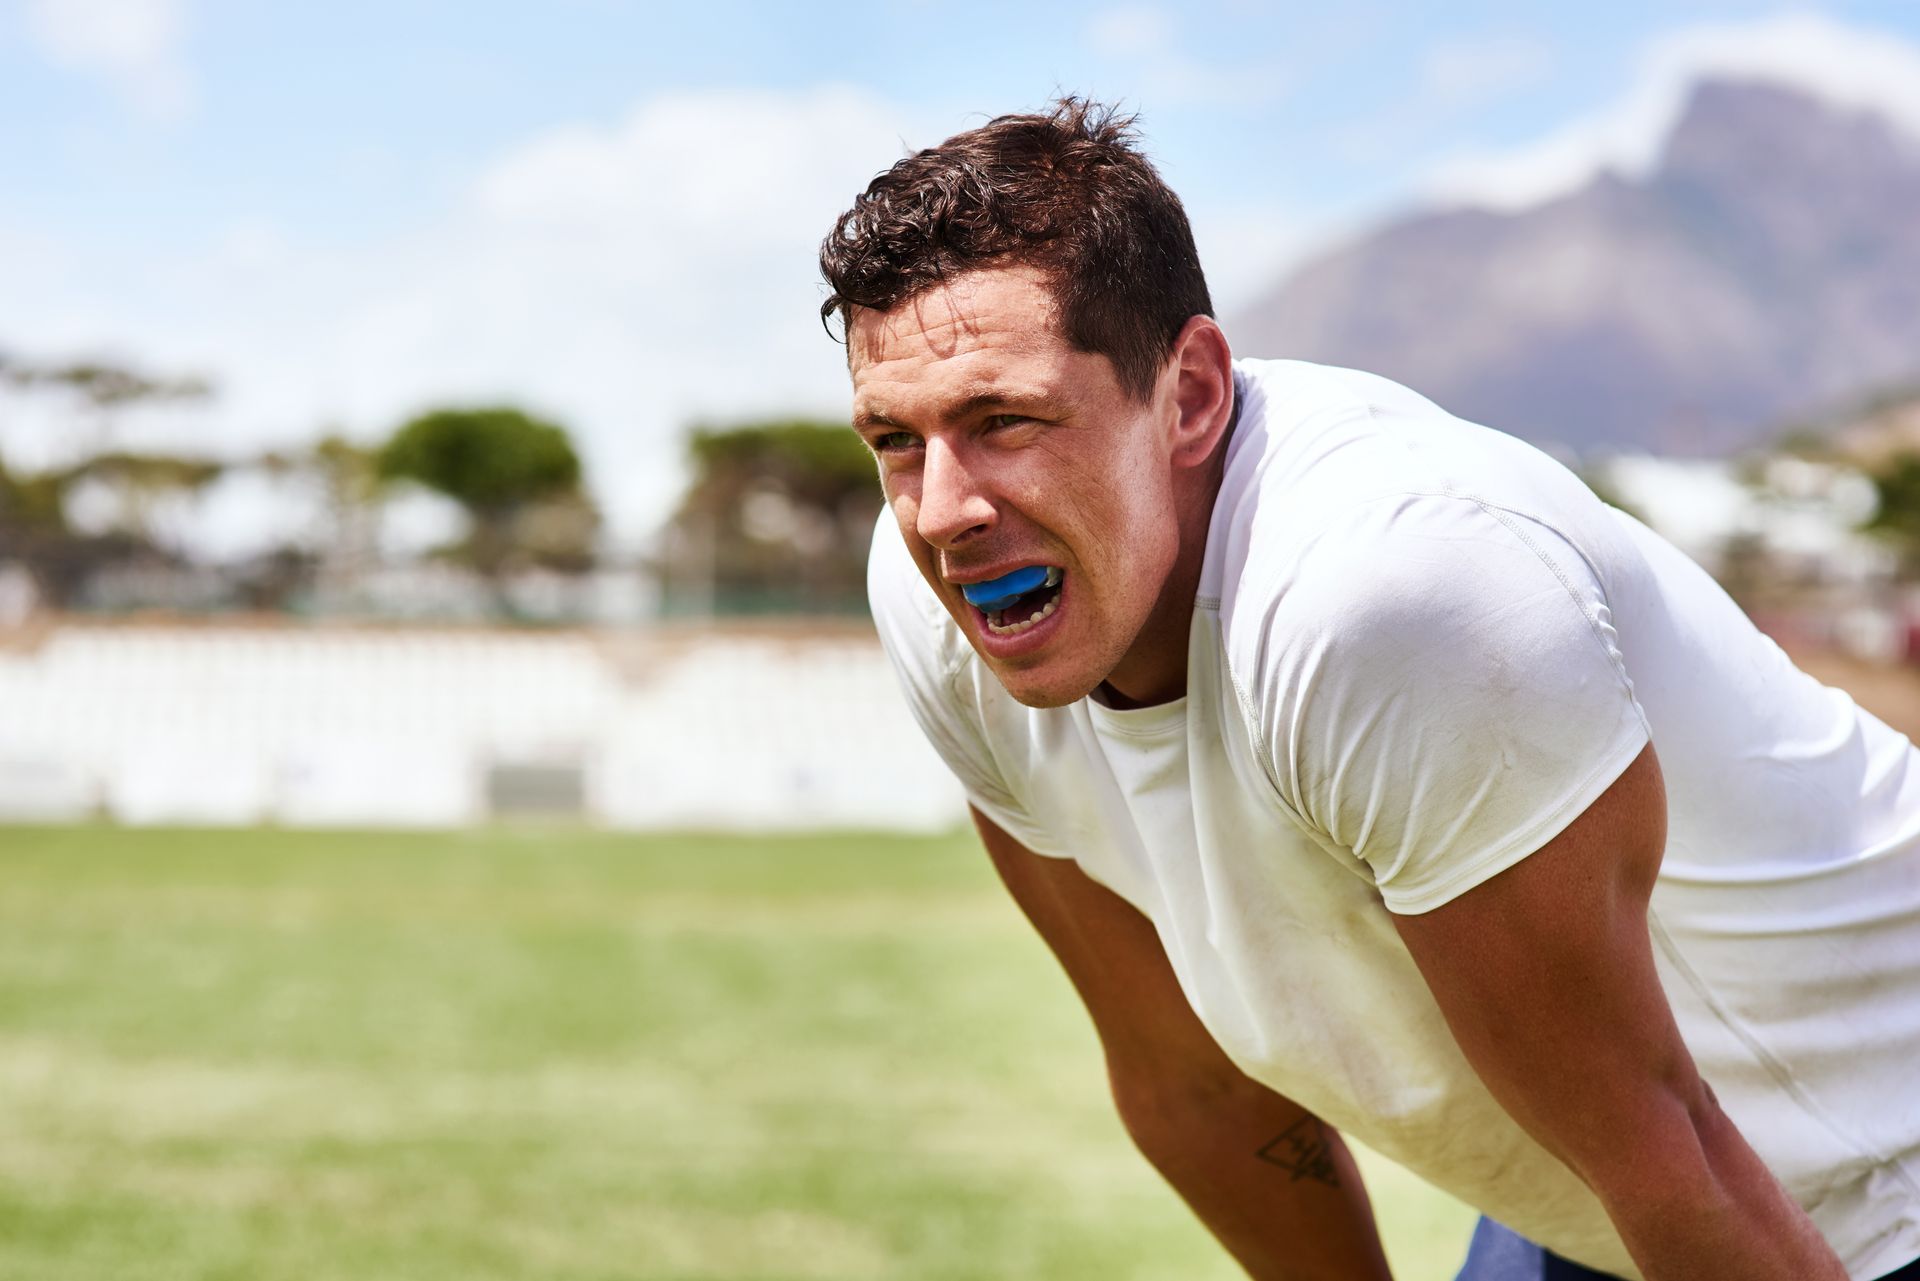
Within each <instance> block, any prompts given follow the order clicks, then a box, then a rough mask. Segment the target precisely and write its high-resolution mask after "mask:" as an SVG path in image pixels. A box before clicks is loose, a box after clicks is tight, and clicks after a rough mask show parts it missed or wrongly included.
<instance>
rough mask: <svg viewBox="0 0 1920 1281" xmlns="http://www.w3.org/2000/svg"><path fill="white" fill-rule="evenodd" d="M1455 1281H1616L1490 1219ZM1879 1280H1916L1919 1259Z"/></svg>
mask: <svg viewBox="0 0 1920 1281" xmlns="http://www.w3.org/2000/svg"><path fill="white" fill-rule="evenodd" d="M1457 1281H1619V1278H1617V1277H1614V1276H1613V1275H1611V1274H1610V1273H1606V1272H1595V1271H1594V1270H1593V1269H1592V1268H1583V1267H1581V1266H1580V1265H1579V1264H1577V1263H1569V1262H1567V1261H1566V1260H1565V1259H1563V1258H1561V1257H1560V1256H1559V1255H1557V1254H1555V1253H1553V1251H1551V1250H1543V1249H1541V1248H1540V1247H1539V1246H1537V1245H1535V1244H1534V1243H1533V1242H1531V1241H1529V1240H1527V1239H1526V1238H1525V1237H1522V1236H1519V1235H1516V1234H1515V1233H1514V1232H1512V1231H1510V1230H1508V1229H1507V1228H1504V1227H1502V1226H1500V1225H1499V1224H1498V1223H1495V1222H1494V1221H1493V1220H1492V1219H1482V1220H1480V1226H1478V1227H1476V1228H1475V1229H1474V1230H1473V1244H1472V1245H1470V1246H1468V1247H1467V1262H1466V1266H1465V1267H1463V1268H1461V1269H1460V1276H1459V1277H1458V1278H1457ZM1881 1281H1920V1259H1916V1260H1914V1261H1913V1262H1912V1263H1909V1264H1908V1265H1907V1266H1906V1267H1904V1268H1901V1269H1899V1270H1898V1271H1896V1272H1890V1273H1888V1274H1887V1275H1886V1276H1885V1277H1883V1278H1882V1279H1881Z"/></svg>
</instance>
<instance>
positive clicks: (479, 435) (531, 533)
mask: <svg viewBox="0 0 1920 1281" xmlns="http://www.w3.org/2000/svg"><path fill="white" fill-rule="evenodd" d="M377 472H378V474H379V476H380V478H381V479H382V480H387V481H395V480H409V481H413V482H415V483H417V484H420V485H424V486H425V487H427V488H428V489H431V490H433V491H435V492H436V493H440V494H444V495H446V496H447V497H448V498H451V499H453V500H454V501H455V502H457V503H459V504H460V506H461V507H463V508H465V509H466V512H467V515H468V517H469V519H470V520H471V522H472V524H471V529H470V531H469V534H468V537H467V540H466V542H465V544H463V545H462V546H461V547H460V548H459V549H458V550H459V552H460V554H461V556H462V557H463V558H464V559H465V560H466V561H467V562H468V563H469V564H471V565H472V566H473V567H474V569H476V570H477V571H479V573H480V574H481V575H482V576H483V577H485V578H486V579H487V581H488V582H489V584H490V585H491V586H492V587H493V589H494V592H495V596H496V599H497V600H499V602H500V604H501V605H502V607H503V608H505V607H507V601H506V598H505V595H504V578H505V575H506V574H507V573H508V572H509V571H511V570H512V569H515V568H517V567H520V566H524V565H533V564H545V565H550V566H553V567H556V568H562V569H570V570H578V569H584V568H586V567H588V566H589V565H590V564H591V563H592V544H593V536H594V533H595V531H596V530H597V528H598V522H599V517H598V514H597V513H596V512H595V511H594V510H593V506H592V503H591V502H590V501H589V500H588V499H587V497H586V495H585V494H584V493H583V492H582V490H581V487H580V456H579V455H578V454H577V453H576V452H575V451H574V448H573V442H572V441H571V440H570V439H568V436H567V432H566V429H565V428H563V427H561V426H559V425H558V424H557V423H552V422H548V421H546V420H544V419H540V418H535V417H533V416H531V415H529V414H527V413H525V412H523V411H522V410H519V409H514V408H511V407H507V406H494V407H483V408H470V409H438V410H434V411H432V412H430V413H425V414H422V415H420V416H419V417H417V418H414V419H411V420H410V421H408V422H406V423H404V424H403V425H402V426H401V427H400V429H399V430H398V431H396V432H395V433H394V434H393V438H392V439H391V440H389V441H388V442H387V443H386V445H385V446H384V447H382V449H381V450H380V452H379V456H378V459H377Z"/></svg>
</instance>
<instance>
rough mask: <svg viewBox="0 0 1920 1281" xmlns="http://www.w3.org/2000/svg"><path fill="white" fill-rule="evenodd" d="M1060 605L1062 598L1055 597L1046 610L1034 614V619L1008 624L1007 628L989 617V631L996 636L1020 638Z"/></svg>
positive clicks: (1036, 611) (1048, 603)
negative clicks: (1022, 633)
mask: <svg viewBox="0 0 1920 1281" xmlns="http://www.w3.org/2000/svg"><path fill="white" fill-rule="evenodd" d="M1059 603H1060V598H1059V597H1058V596H1055V597H1054V598H1053V599H1052V600H1050V601H1048V602H1047V603H1046V606H1045V608H1042V609H1037V610H1035V611H1034V613H1033V617H1031V618H1028V619H1026V620H1025V621H1023V622H1018V623H1008V624H1006V625H1005V626H1002V625H1000V624H998V623H996V622H994V621H993V619H992V617H991V616H989V617H988V619H987V630H988V631H990V632H992V633H993V634H994V635H995V636H1018V635H1019V634H1020V633H1021V632H1024V631H1026V630H1027V629H1028V628H1029V627H1032V626H1033V625H1034V624H1036V623H1038V622H1039V621H1040V620H1041V619H1043V618H1046V617H1048V616H1049V615H1051V614H1052V613H1053V610H1054V607H1055V606H1056V605H1058V604H1059Z"/></svg>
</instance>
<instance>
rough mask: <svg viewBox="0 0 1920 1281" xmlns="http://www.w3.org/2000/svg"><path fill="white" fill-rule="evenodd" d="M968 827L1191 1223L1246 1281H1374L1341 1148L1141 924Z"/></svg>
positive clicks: (1373, 1261)
mask: <svg viewBox="0 0 1920 1281" xmlns="http://www.w3.org/2000/svg"><path fill="white" fill-rule="evenodd" d="M974 822H975V824H976V825H977V826H978V827H979V829H980V835H981V839H982V840H983V841H985V843H986V847H987V852H988V853H989V854H990V855H991V856H992V858H993V862H994V866H995V867H996V868H997V869H998V870H999V872H1000V876H1001V879H1002V880H1003V881H1005V882H1006V886H1007V889H1008V890H1009V891H1011V893H1012V894H1013V897H1014V900H1015V901H1016V902H1017V903H1019V905H1020V908H1021V910H1022V911H1023V912H1025V913H1026V915H1027V919H1028V920H1030V921H1031V922H1032V923H1033V925H1034V928H1035V929H1037V930H1038V931H1039V932H1040V935H1041V937H1042V938H1044V939H1045V940H1046V942H1047V945H1048V946H1049V947H1051V948H1052V949H1053V953H1054V955H1055V956H1056V957H1057V958H1059V961H1060V964H1061V966H1062V967H1063V968H1064V969H1065V970H1066V972H1067V977H1068V978H1069V979H1071V980H1072V982H1073V985H1074V987H1075V989H1077V990H1078V992H1079V993H1080V997H1081V999H1082V1000H1083V1001H1084V1002H1085V1003H1086V1006H1087V1011H1088V1013H1089V1014H1091V1015H1092V1017H1093V1024H1094V1028H1095V1030H1096V1031H1097V1032H1098V1033H1099V1036H1100V1043H1101V1046H1102V1047H1103V1048H1104V1050H1105V1051H1106V1059H1107V1074H1108V1079H1109V1081H1110V1083H1111V1085H1112V1088H1113V1097H1114V1101H1115V1103H1116V1105H1117V1106H1118V1108H1119V1111H1120V1117H1121V1120H1122V1121H1123V1122H1124V1123H1125V1124H1126V1127H1127V1132H1128V1133H1129V1134H1130V1135H1131V1136H1132V1137H1133V1140H1134V1142H1135V1143H1136V1144H1137V1145H1138V1146H1139V1148H1140V1150H1141V1152H1142V1153H1144V1154H1145V1155H1146V1157H1147V1159H1148V1160H1149V1161H1151V1162H1152V1163H1153V1165H1154V1166H1155V1168H1157V1169H1158V1170H1159V1171H1160V1173H1161V1174H1162V1175H1164V1176H1165V1177H1166V1179H1167V1181H1168V1182H1169V1183H1171V1184H1172V1185H1173V1187H1174V1189H1175V1190H1176V1191H1177V1192H1179V1193H1180V1195H1181V1196H1182V1197H1183V1198H1185V1199H1186V1202H1187V1204H1188V1205H1190V1206H1192V1207H1193V1210H1194V1212H1195V1213H1196V1214H1198V1215H1199V1216H1200V1220H1201V1222H1203V1223H1205V1224H1206V1225H1207V1227H1208V1229H1210V1230H1211V1231H1212V1232H1213V1234H1214V1235H1215V1236H1216V1237H1218V1238H1219V1239H1220V1241H1221V1243H1222V1244H1223V1245H1225V1246H1226V1248H1227V1249H1228V1250H1229V1251H1230V1252H1231V1253H1232V1254H1233V1256H1234V1258H1236V1259H1238V1260H1239V1261H1240V1263H1241V1265H1242V1266H1243V1267H1245V1268H1246V1269H1247V1272H1248V1273H1249V1274H1250V1275H1251V1276H1253V1277H1255V1278H1257V1279H1258V1281H1369V1279H1370V1278H1372V1279H1376V1281H1385V1279H1386V1278H1387V1277H1388V1275H1389V1274H1388V1272H1387V1265H1386V1259H1385V1256H1384V1255H1383V1254H1382V1253H1381V1250H1380V1242H1379V1238H1378V1237H1377V1236H1376V1235H1375V1232H1374V1227H1373V1212H1372V1209H1371V1207H1370V1206H1369V1205H1368V1203H1367V1194H1366V1189H1365V1188H1364V1187H1363V1186H1362V1185H1361V1182H1360V1175H1359V1172H1358V1170H1356V1169H1355V1167H1354V1164H1353V1159H1352V1157H1351V1156H1349V1155H1348V1153H1347V1149H1346V1145H1345V1144H1343V1143H1342V1142H1341V1141H1340V1136H1339V1135H1338V1134H1336V1133H1335V1132H1334V1131H1333V1130H1332V1128H1331V1127H1328V1126H1325V1125H1323V1124H1321V1123H1320V1121H1319V1120H1318V1119H1317V1118H1315V1117H1314V1116H1313V1115H1312V1114H1310V1113H1308V1112H1307V1111H1306V1110H1305V1109H1303V1108H1301V1107H1299V1106H1298V1105H1297V1104H1295V1103H1292V1102H1290V1101H1289V1100H1287V1099H1284V1098H1282V1097H1281V1096H1280V1095H1278V1094H1275V1093H1274V1092H1273V1091H1271V1090H1269V1089H1267V1088H1266V1087H1264V1086H1262V1085H1259V1084H1258V1083H1256V1082H1254V1081H1253V1080H1251V1079H1249V1078H1248V1077H1247V1076H1246V1075H1245V1074H1244V1073H1242V1072H1241V1071H1240V1070H1239V1069H1238V1068H1236V1067H1234V1066H1233V1064H1232V1062H1230V1061H1229V1060H1228V1059H1227V1057H1226V1055H1225V1054H1223V1053H1222V1052H1221V1051H1220V1048H1219V1047H1218V1046H1217V1045H1216V1044H1214V1041H1213V1038H1212V1037H1211V1036H1210V1035H1208V1033H1207V1031H1206V1029H1205V1028H1203V1027H1202V1026H1201V1025H1200V1021H1199V1019H1198V1018H1197V1017H1196V1016H1195V1015H1194V1013H1193V1011H1192V1009H1191V1008H1190V1007H1189V1006H1188V1005H1187V1001H1186V997H1185V996H1184V995H1183V994H1182V993H1181V991H1180V988H1179V985H1178V983H1177V981H1176V980H1175V979H1174V976H1173V970H1172V968H1171V966H1169V964H1168V963H1167V958H1166V954H1165V952H1164V951H1163V950H1162V949H1161V946H1160V940H1159V937H1158V936H1157V935H1156V934H1155V933H1154V930H1153V926H1152V925H1151V924H1150V923H1148V921H1147V920H1146V918H1144V917H1142V916H1141V915H1140V914H1139V913H1138V912H1136V911H1135V910H1134V909H1133V908H1132V907H1131V906H1129V905H1128V904H1127V903H1126V902H1124V901H1123V900H1122V899H1121V898H1120V897H1119V896H1118V895H1116V894H1114V893H1113V892H1112V891H1110V890H1107V889H1105V888H1104V887H1102V886H1100V885H1098V884H1096V883H1095V882H1094V881H1092V880H1090V879H1088V877H1087V876H1086V875H1085V874H1084V873H1083V872H1081V871H1080V869H1079V868H1078V867H1076V866H1074V865H1073V864H1072V863H1069V862H1066V861H1064V860H1060V859H1049V858H1042V857H1040V856H1038V855H1036V854H1034V853H1032V852H1031V851H1029V850H1028V849H1026V848H1025V847H1024V846H1022V845H1021V844H1020V843H1019V842H1017V841H1015V840H1014V839H1013V838H1012V837H1010V836H1008V835H1007V834H1006V833H1005V832H1004V831H1002V830H1001V829H1000V828H998V827H996V826H995V825H994V824H993V823H992V822H991V821H989V820H988V819H986V818H985V817H984V816H982V815H981V814H980V813H979V812H978V811H975V813H974Z"/></svg>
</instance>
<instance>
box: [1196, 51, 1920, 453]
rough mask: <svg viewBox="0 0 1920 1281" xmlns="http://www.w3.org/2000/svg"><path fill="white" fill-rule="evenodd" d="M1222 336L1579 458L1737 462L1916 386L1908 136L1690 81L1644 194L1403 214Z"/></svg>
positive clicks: (1800, 104)
mask: <svg viewBox="0 0 1920 1281" xmlns="http://www.w3.org/2000/svg"><path fill="white" fill-rule="evenodd" d="M1228 333H1229V334H1230V336H1231V337H1232V339H1233V343H1234V349H1235V351H1236V352H1237V353H1238V354H1240V355H1255V356H1287V357H1298V358H1302V359H1307V360H1317V361H1323V362H1327V363H1331V364H1340V365H1350V366H1355V367H1358V368H1362V369H1369V370H1373V371H1375V372H1377V373H1382V374H1386V375H1387V376H1389V377H1391V378H1394V379H1397V380H1399V381H1401V382H1404V383H1406V384H1408V385H1409V386H1411V387H1413V388H1415V389H1416V390H1418V391H1421V392H1423V393H1425V394H1426V395H1428V396H1430V397H1431V398H1433V399H1434V400H1436V401H1438V402H1439V403H1440V404H1441V405H1443V406H1445V407H1446V408H1448V409H1450V410H1452V411H1453V412H1455V413H1457V414H1460V415H1462V416H1463V417H1467V418H1471V419H1475V420H1477V421H1479V422H1483V423H1487V424H1489V425H1490V426H1494V427H1499V428H1501V429H1503V430H1506V431H1510V432H1513V433H1514V434H1516V435H1519V436H1524V437H1526V438H1528V439H1531V440H1536V441H1541V442H1553V443H1558V444H1562V445H1566V446H1569V447H1571V448H1573V449H1575V450H1577V451H1586V450H1591V449H1602V450H1605V449H1623V448H1643V449H1650V450H1654V451H1656V452H1661V453H1672V454H1691V455H1714V454H1725V453H1729V452H1733V451H1736V450H1738V449H1740V448H1742V447H1744V446H1747V445H1750V444H1754V443H1756V442H1759V441H1763V440H1767V439H1770V438H1771V437H1772V436H1773V435H1775V434H1776V433H1777V432H1778V430H1779V428H1780V426H1781V425H1782V424H1783V423H1786V422H1789V421H1792V420H1794V419H1796V418H1800V417H1805V416H1810V415H1814V414H1818V413H1819V412H1821V411H1823V410H1827V409H1830V408H1831V407H1833V406H1835V405H1840V404H1845V403H1847V402H1851V401H1858V400H1859V399H1861V398H1862V397H1863V396H1865V395H1868V394H1870V393H1872V392H1874V391H1875V390H1878V389H1880V388H1883V387H1885V386H1888V385H1891V384H1898V383H1911V382H1914V381H1915V380H1916V378H1917V377H1920V138H1916V137H1915V136H1914V135H1912V134H1910V133H1906V132H1903V131H1902V130H1901V128H1900V127H1899V126H1897V125H1895V124H1894V123H1892V122H1891V121H1889V120H1887V119H1886V118H1884V117H1881V116H1878V115H1871V114H1865V113H1857V112H1848V111H1843V110H1840V109H1838V108H1835V107H1833V106H1830V105H1828V104H1827V103H1825V102H1823V101H1821V100H1820V99H1817V98H1814V97H1810V96H1807V95H1805V94H1802V93H1800V92H1796V91H1794V90H1791V89H1787V88H1783V87H1780V86H1778V85H1773V84H1762V83H1746V82H1736V81H1724V80H1714V81H1704V82H1702V83H1700V84H1699V85H1697V86H1696V87H1695V89H1694V91H1693V93H1692V95H1691V96H1690V98H1689V99H1688V101H1687V103H1686V106H1685V108H1684V110H1683V111H1682V112H1681V114H1680V117H1679V119H1678V121H1677V122H1676V124H1675V126H1674V128H1673V130H1672V132H1671V134H1670V135H1669V137H1668V138H1667V141H1666V145H1665V148H1664V151H1663V153H1662V155H1661V158H1660V160H1659V162H1658V163H1657V164H1656V166H1655V167H1654V169H1653V171H1652V172H1651V173H1649V174H1647V175H1646V176H1644V177H1635V178H1624V177H1621V176H1619V175H1617V174H1611V173H1609V174H1605V175H1602V176H1600V177H1598V178H1596V179H1594V180H1593V181H1592V182H1590V183H1589V184H1588V185H1587V186H1585V187H1583V188H1581V189H1580V190H1578V191H1575V192H1573V193H1571V194H1569V195H1566V196H1563V197H1560V198H1558V199H1555V200H1552V201H1550V202H1547V203H1544V204H1541V205H1538V206H1535V207H1533V208H1530V209H1526V210H1522V211H1519V212H1513V213H1503V212H1494V211H1490V210H1484V209H1455V210H1448V211H1439V212H1423V213H1415V214H1411V215H1409V216H1406V217H1403V218H1400V219H1397V220H1395V221H1392V222H1390V223H1388V224H1387V225H1385V226H1384V227H1382V228H1380V229H1378V230H1376V231H1374V232H1372V233H1371V234H1368V235H1366V236H1364V237H1362V238H1361V239H1359V240H1357V241H1355V242H1353V243H1350V244H1348V245H1346V246H1344V247H1342V248H1339V249H1336V250H1334V251H1331V252H1329V253H1326V254H1324V255H1323V256H1321V257H1319V258H1317V259H1315V260H1313V261H1310V262H1308V263H1306V264H1305V265H1304V266H1302V267H1300V268H1299V269H1298V270H1297V271H1295V272H1294V273H1293V274H1292V275H1291V276H1290V277H1289V278H1288V279H1286V280H1284V281H1283V282H1281V283H1280V285H1279V286H1278V287H1277V288H1275V289H1274V290H1273V291H1272V292H1271V293H1269V294H1267V295H1265V296H1264V297H1262V298H1260V299H1258V300H1257V301H1256V302H1255V303H1254V304H1253V305H1252V306H1251V307H1249V308H1248V309H1247V311H1246V313H1245V314H1243V315H1241V316H1239V317H1237V318H1234V319H1232V320H1231V321H1230V322H1229V324H1228Z"/></svg>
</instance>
